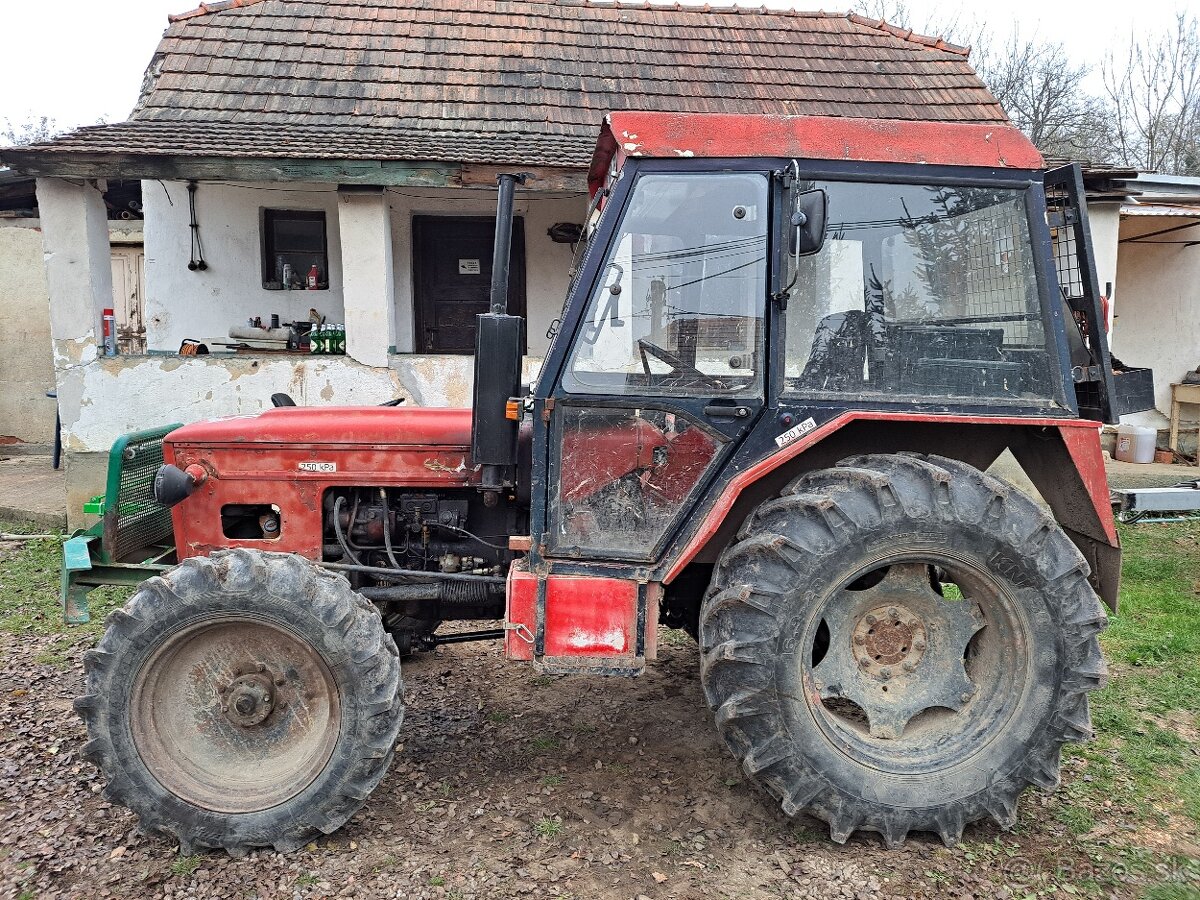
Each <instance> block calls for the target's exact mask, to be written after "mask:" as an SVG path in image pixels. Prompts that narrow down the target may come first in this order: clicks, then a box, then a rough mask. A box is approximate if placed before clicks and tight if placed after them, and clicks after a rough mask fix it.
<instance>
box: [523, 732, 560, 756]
mask: <svg viewBox="0 0 1200 900" xmlns="http://www.w3.org/2000/svg"><path fill="white" fill-rule="evenodd" d="M529 749H530V751H531V752H533V753H550V752H552V751H554V750H557V749H558V739H557V738H552V737H548V736H545V735H543V736H541V737H535V738H534V739H533V740H532V741H530V742H529Z"/></svg>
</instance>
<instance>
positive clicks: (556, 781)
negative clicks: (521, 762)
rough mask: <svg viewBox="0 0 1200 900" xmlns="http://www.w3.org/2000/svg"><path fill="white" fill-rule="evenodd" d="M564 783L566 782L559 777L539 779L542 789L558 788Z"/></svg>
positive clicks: (552, 776)
mask: <svg viewBox="0 0 1200 900" xmlns="http://www.w3.org/2000/svg"><path fill="white" fill-rule="evenodd" d="M564 781H566V779H565V778H563V777H562V776H561V775H543V776H542V779H541V782H542V787H549V788H552V787H558V786H559V785H560V784H562V783H563V782H564Z"/></svg>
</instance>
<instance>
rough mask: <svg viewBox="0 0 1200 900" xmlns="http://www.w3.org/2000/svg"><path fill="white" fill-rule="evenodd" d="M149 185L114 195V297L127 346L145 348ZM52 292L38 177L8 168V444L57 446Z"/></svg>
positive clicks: (4, 245)
mask: <svg viewBox="0 0 1200 900" xmlns="http://www.w3.org/2000/svg"><path fill="white" fill-rule="evenodd" d="M140 197H141V183H140V182H137V181H132V182H128V183H120V184H113V185H112V189H111V190H110V191H109V192H107V193H106V195H105V201H106V206H107V209H108V240H109V246H110V248H111V249H110V256H111V266H112V284H113V296H112V299H111V300H110V301H109V302H108V303H107V304H106V305H107V306H111V307H114V308H116V309H120V310H121V315H122V318H123V320H125V321H127V322H130V323H131V324H130V326H129V327H128V328H127V329H126V330H125V333H124V334H123V335H122V338H123V344H124V349H125V350H126V351H127V352H136V351H138V350H139V349H141V347H142V344H140V343H139V339H142V338H144V333H143V334H139V333H138V322H137V319H136V316H137V314H138V311H139V310H140V309H141V291H142V287H143V279H142V265H141V260H142V257H143V251H142V217H141V212H140V210H141V200H140ZM49 298H50V292H49V288H48V287H47V285H46V267H45V261H44V259H43V254H42V229H41V220H40V219H39V217H38V206H37V196H36V191H35V179H34V178H32V177H31V176H28V175H21V174H20V173H17V172H14V171H12V170H11V169H0V301H3V308H4V324H3V326H0V444H3V445H5V446H8V445H12V444H29V445H35V446H40V447H41V448H45V447H47V446H49V445H50V444H52V443H53V441H54V423H55V416H56V408H55V402H54V399H53V398H52V397H48V396H47V393H48V392H52V391H53V390H54V388H55V372H54V359H53V355H52V353H51V346H50V306H49Z"/></svg>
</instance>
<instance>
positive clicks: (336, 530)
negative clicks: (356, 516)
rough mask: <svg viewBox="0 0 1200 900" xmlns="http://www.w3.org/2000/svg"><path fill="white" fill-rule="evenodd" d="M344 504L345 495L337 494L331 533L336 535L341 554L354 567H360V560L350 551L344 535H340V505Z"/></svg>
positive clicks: (334, 502)
mask: <svg viewBox="0 0 1200 900" xmlns="http://www.w3.org/2000/svg"><path fill="white" fill-rule="evenodd" d="M345 502H346V495H345V494H338V498H337V499H336V500H334V501H333V533H334V534H335V535H337V539H338V544H340V545H341V547H342V552H343V553H345V554H346V557H347V558H348V559H350V560H351V561H352V562H353V563H354V564H355V565H356V566H361V565H362V560H361V559H359V558H358V557H357V556H356V555H355V554H354V551H353V550H351V549H350V544H349V542H348V541H347V540H346V535H344V534H343V533H342V504H343V503H345Z"/></svg>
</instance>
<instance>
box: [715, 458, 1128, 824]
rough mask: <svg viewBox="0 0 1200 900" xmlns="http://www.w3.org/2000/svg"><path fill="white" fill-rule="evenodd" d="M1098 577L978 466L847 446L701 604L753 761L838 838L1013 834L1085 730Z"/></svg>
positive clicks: (739, 735)
mask: <svg viewBox="0 0 1200 900" xmlns="http://www.w3.org/2000/svg"><path fill="white" fill-rule="evenodd" d="M1087 574H1088V569H1087V565H1086V563H1085V562H1084V560H1083V557H1082V556H1081V555H1080V554H1079V552H1078V550H1077V549H1076V548H1075V546H1074V544H1072V543H1071V541H1070V540H1069V539H1068V538H1067V536H1066V535H1065V534H1064V533H1063V531H1062V530H1061V529H1060V528H1059V527H1058V525H1057V524H1056V523H1055V522H1054V521H1053V520H1052V519H1051V518H1049V516H1048V515H1047V514H1046V513H1045V512H1043V511H1042V510H1041V509H1039V508H1038V507H1037V506H1036V505H1035V504H1034V503H1033V502H1032V501H1031V500H1029V499H1028V498H1026V497H1025V496H1023V495H1022V494H1020V493H1019V492H1017V491H1016V490H1014V489H1013V488H1012V487H1010V486H1008V485H1006V484H1004V483H1003V482H1000V481H998V480H996V479H994V478H991V477H989V476H987V475H984V474H983V473H981V472H979V471H978V470H976V469H973V468H971V467H969V466H966V465H964V464H962V463H959V462H955V461H953V460H949V459H943V458H940V457H917V456H910V455H881V456H863V457H857V458H854V459H848V460H845V461H843V462H842V463H840V464H839V465H838V466H837V467H835V468H832V469H826V470H821V471H817V472H811V473H808V474H806V475H804V476H802V477H800V478H798V479H797V480H796V481H794V482H793V483H792V484H791V485H789V486H788V488H787V489H786V490H785V491H784V492H783V494H782V495H781V496H780V497H779V498H777V499H774V500H770V501H767V502H766V503H764V504H763V505H762V506H760V507H759V508H758V510H757V511H756V512H755V513H754V514H753V515H752V516H751V518H750V519H749V520H748V521H747V523H746V524H745V525H744V526H743V528H742V531H741V532H740V533H739V536H738V540H737V541H735V542H734V543H733V544H731V545H730V546H729V547H728V548H726V550H725V552H724V554H723V555H722V557H721V559H720V561H719V563H718V565H717V568H716V571H715V573H714V578H713V584H712V586H711V587H710V590H709V593H708V595H707V597H706V599H705V602H704V605H703V609H702V611H701V617H700V632H701V634H700V638H701V651H702V677H703V682H704V690H705V694H706V696H707V698H708V701H709V704H710V705H711V706H712V708H713V710H714V711H715V713H716V719H717V725H718V728H719V729H720V731H721V733H722V735H723V737H724V738H725V741H726V743H727V744H728V745H729V746H730V748H731V749H732V750H733V752H734V753H735V754H736V755H737V756H738V758H739V759H740V760H741V762H742V765H743V768H744V769H745V770H746V772H747V773H748V774H749V775H751V776H752V777H753V778H755V779H756V780H757V781H758V782H759V783H760V784H762V785H763V786H764V787H765V788H766V789H767V790H768V791H770V792H771V793H772V794H773V795H774V796H775V797H776V798H778V799H779V800H780V801H781V802H782V805H783V809H784V811H785V812H787V813H788V814H789V815H797V814H799V813H809V814H811V815H814V816H816V817H817V818H820V819H823V820H825V821H826V822H828V823H829V827H830V835H831V836H832V838H833V839H834V840H835V841H838V842H843V841H845V840H846V839H847V838H848V837H849V836H850V835H851V834H852V833H853V832H854V831H856V830H859V829H862V830H867V831H875V832H878V833H879V834H881V835H882V836H883V838H884V841H885V842H886V844H887V845H888V846H889V847H895V846H898V845H899V844H900V843H902V842H903V841H904V839H905V837H906V836H907V834H908V832H910V831H931V832H936V833H937V834H939V835H940V836H941V838H942V840H943V841H944V842H945V843H946V844H947V845H950V844H953V843H954V842H956V841H957V840H958V839H959V837H960V836H961V834H962V830H963V826H964V825H965V824H966V823H969V822H972V821H975V820H977V819H981V818H985V817H991V818H992V819H994V820H995V821H996V822H997V823H998V824H999V825H1000V826H1001V827H1003V828H1008V827H1011V826H1012V825H1013V824H1014V822H1015V820H1016V806H1017V798H1018V796H1019V795H1020V793H1021V792H1022V791H1023V790H1024V789H1025V788H1026V787H1027V786H1028V785H1031V784H1032V785H1036V786H1038V787H1041V788H1044V789H1052V788H1054V787H1056V786H1057V784H1058V779H1059V756H1060V748H1061V745H1062V744H1063V742H1065V741H1069V740H1082V739H1084V738H1086V737H1088V736H1089V735H1090V731H1091V723H1090V719H1089V716H1088V704H1087V692H1088V691H1090V690H1093V689H1095V688H1096V687H1099V686H1100V685H1101V684H1102V683H1103V679H1104V663H1103V660H1102V658H1101V656H1100V649H1099V644H1098V642H1097V640H1096V636H1097V634H1098V633H1099V631H1100V630H1101V629H1102V628H1103V627H1104V624H1105V621H1106V619H1105V614H1104V610H1103V608H1102V607H1101V605H1100V602H1099V599H1098V598H1097V597H1096V594H1095V593H1094V592H1093V590H1092V589H1091V587H1090V586H1089V584H1088V581H1087Z"/></svg>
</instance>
